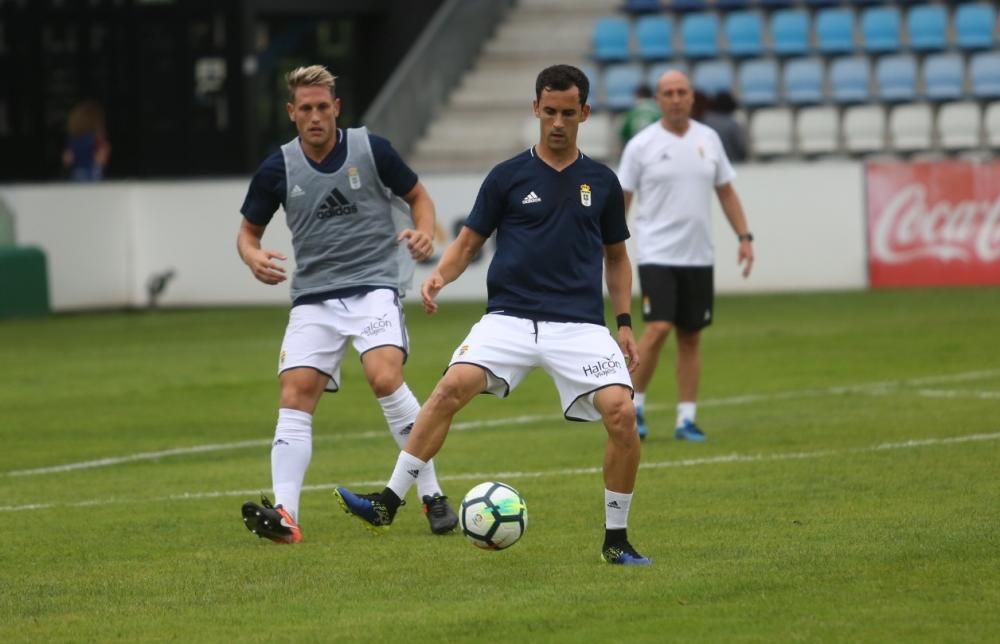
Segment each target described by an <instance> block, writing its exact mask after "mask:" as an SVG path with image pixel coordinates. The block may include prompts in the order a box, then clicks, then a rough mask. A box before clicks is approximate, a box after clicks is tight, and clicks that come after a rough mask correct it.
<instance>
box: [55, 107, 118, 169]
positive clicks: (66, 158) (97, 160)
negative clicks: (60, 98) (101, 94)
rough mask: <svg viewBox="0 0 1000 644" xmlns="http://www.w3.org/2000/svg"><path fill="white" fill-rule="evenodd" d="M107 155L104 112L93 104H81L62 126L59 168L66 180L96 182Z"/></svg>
mask: <svg viewBox="0 0 1000 644" xmlns="http://www.w3.org/2000/svg"><path fill="white" fill-rule="evenodd" d="M110 156H111V145H110V144H109V143H108V136H107V131H106V130H105V127H104V110H103V109H102V108H101V106H100V105H98V104H97V102H96V101H83V102H82V103H79V104H77V106H76V107H74V108H73V109H72V110H71V111H70V113H69V118H68V119H67V123H66V148H65V149H64V150H63V159H62V160H63V166H64V167H65V168H66V170H67V172H68V175H69V180H70V181H100V180H101V179H103V178H104V166H106V165H107V164H108V157H110Z"/></svg>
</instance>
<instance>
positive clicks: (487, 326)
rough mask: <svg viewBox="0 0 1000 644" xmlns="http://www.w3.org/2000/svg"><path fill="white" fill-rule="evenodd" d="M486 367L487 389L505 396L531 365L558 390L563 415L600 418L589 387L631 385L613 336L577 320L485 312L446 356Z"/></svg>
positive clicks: (573, 417)
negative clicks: (541, 372) (546, 318)
mask: <svg viewBox="0 0 1000 644" xmlns="http://www.w3.org/2000/svg"><path fill="white" fill-rule="evenodd" d="M463 363H464V364H474V365H477V366H479V367H482V368H483V369H485V370H486V374H487V378H486V380H487V384H486V391H487V392H489V393H491V394H495V395H496V396H499V397H500V398H506V397H507V396H508V395H509V394H510V392H512V391H514V389H515V388H516V387H517V385H518V384H519V383H520V382H521V381H522V380H523V379H524V377H525V376H526V375H528V373H529V372H530V371H531V370H532V369H535V368H536V367H540V368H542V369H544V370H545V373H547V374H549V376H550V377H551V378H552V381H553V382H554V383H555V385H556V389H557V390H558V391H559V401H560V402H561V404H562V409H563V415H564V416H565V417H566V419H567V420H600V418H601V414H600V412H598V411H597V409H596V408H595V407H594V393H596V392H597V391H598V390H599V389H603V388H604V387H608V386H611V385H623V386H625V387H628V389H629V391H630V392H631V391H632V378H631V376H629V372H628V367H627V366H626V365H625V356H624V355H623V354H622V350H621V348H620V347H619V346H618V342H616V341H615V339H614V338H612V337H611V333H610V332H609V331H608V329H607V328H606V327H604V326H601V325H598V324H586V323H578V322H533V321H532V320H526V319H524V318H517V317H512V316H509V315H500V314H497V313H487V314H486V315H484V316H483V317H482V319H480V320H479V322H477V323H476V324H475V326H473V327H472V329H471V330H470V331H469V335H468V336H467V337H466V338H465V340H464V341H463V342H462V344H461V345H460V346H459V347H458V348H457V349H456V350H455V353H454V354H452V356H451V362H450V363H449V365H448V366H449V367H450V366H451V365H454V364H463Z"/></svg>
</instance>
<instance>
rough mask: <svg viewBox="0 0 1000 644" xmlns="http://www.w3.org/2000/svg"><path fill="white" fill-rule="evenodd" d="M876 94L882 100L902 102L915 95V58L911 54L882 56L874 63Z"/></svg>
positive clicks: (910, 99)
mask: <svg viewBox="0 0 1000 644" xmlns="http://www.w3.org/2000/svg"><path fill="white" fill-rule="evenodd" d="M875 86H876V95H877V96H878V97H879V98H880V99H882V100H883V101H891V102H896V103H899V102H904V101H912V100H913V99H915V98H916V97H917V60H916V59H915V58H914V57H913V56H912V55H911V54H896V55H894V56H884V57H882V58H879V59H878V62H877V63H875Z"/></svg>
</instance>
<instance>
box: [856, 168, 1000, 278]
mask: <svg viewBox="0 0 1000 644" xmlns="http://www.w3.org/2000/svg"><path fill="white" fill-rule="evenodd" d="M866 174H867V190H868V267H869V279H870V281H871V285H872V286H876V287H878V286H938V285H951V284H956V285H957V284H1000V161H993V162H982V163H974V162H966V161H940V162H925V163H869V164H868V165H867V168H866Z"/></svg>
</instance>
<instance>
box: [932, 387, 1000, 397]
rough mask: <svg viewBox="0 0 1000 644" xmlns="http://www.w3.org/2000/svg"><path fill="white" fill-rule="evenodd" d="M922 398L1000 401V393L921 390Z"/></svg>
mask: <svg viewBox="0 0 1000 644" xmlns="http://www.w3.org/2000/svg"><path fill="white" fill-rule="evenodd" d="M917 393H919V394H920V395H921V396H926V397H927V398H978V399H980V400H996V399H1000V391H963V390H961V389H921V390H920V391H919V392H917Z"/></svg>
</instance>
